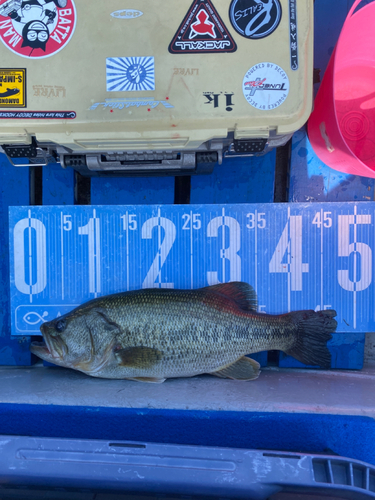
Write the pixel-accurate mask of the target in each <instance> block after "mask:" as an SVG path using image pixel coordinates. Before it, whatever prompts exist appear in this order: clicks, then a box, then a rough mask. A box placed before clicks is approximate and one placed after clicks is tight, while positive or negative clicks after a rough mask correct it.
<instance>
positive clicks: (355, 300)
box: [353, 205, 357, 329]
mask: <svg viewBox="0 0 375 500" xmlns="http://www.w3.org/2000/svg"><path fill="white" fill-rule="evenodd" d="M353 281H354V292H353V326H354V329H356V328H357V205H355V207H354V269H353Z"/></svg>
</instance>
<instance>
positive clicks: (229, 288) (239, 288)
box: [205, 281, 258, 311]
mask: <svg viewBox="0 0 375 500" xmlns="http://www.w3.org/2000/svg"><path fill="white" fill-rule="evenodd" d="M205 290H208V291H210V292H214V293H220V294H221V295H225V296H226V297H228V298H230V299H232V300H234V302H235V303H236V304H237V305H238V307H240V308H241V309H243V310H244V311H258V298H257V294H256V292H255V290H254V288H253V287H252V286H250V285H249V284H248V283H244V282H242V281H233V282H232V283H222V284H219V285H212V286H207V287H206V288H205Z"/></svg>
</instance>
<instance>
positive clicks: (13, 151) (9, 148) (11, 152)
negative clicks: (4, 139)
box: [1, 137, 38, 158]
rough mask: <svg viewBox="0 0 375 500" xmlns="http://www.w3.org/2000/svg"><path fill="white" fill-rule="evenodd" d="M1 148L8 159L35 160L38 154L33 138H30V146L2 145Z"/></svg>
mask: <svg viewBox="0 0 375 500" xmlns="http://www.w3.org/2000/svg"><path fill="white" fill-rule="evenodd" d="M1 147H2V148H3V150H4V152H5V154H6V155H7V156H8V157H9V158H36V157H37V154H38V151H37V148H38V145H37V143H36V139H35V137H32V138H31V144H13V145H6V144H2V146H1Z"/></svg>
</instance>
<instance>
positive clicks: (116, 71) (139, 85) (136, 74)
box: [107, 57, 155, 92]
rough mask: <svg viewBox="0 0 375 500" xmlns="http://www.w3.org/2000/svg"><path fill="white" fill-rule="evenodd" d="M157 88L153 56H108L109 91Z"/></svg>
mask: <svg viewBox="0 0 375 500" xmlns="http://www.w3.org/2000/svg"><path fill="white" fill-rule="evenodd" d="M142 90H155V62H154V58H153V57H108V58H107V92H135V91H142Z"/></svg>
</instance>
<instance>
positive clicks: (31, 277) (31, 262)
mask: <svg viewBox="0 0 375 500" xmlns="http://www.w3.org/2000/svg"><path fill="white" fill-rule="evenodd" d="M28 233H29V287H30V304H32V302H33V286H32V283H33V255H32V245H31V210H29V229H28Z"/></svg>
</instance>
